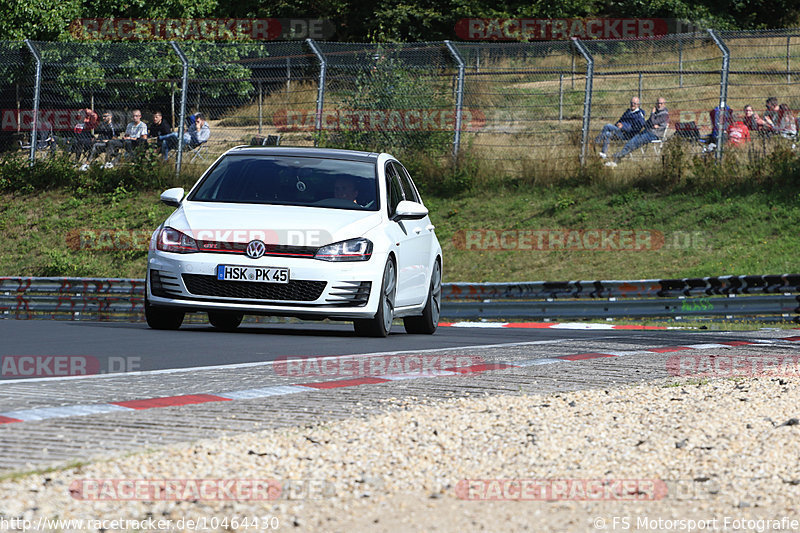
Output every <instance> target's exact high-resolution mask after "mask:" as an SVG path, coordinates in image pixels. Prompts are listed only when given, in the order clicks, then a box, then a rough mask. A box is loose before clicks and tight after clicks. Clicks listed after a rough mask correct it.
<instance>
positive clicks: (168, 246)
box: [156, 227, 199, 254]
mask: <svg viewBox="0 0 800 533" xmlns="http://www.w3.org/2000/svg"><path fill="white" fill-rule="evenodd" d="M156 248H158V249H159V250H161V251H162V252H175V253H179V254H190V253H193V252H199V250H198V249H197V242H195V240H194V239H193V238H191V237H189V236H188V235H186V234H184V233H181V232H180V231H178V230H176V229H172V228H170V227H165V228H163V229H162V230H161V232H160V233H159V234H158V241H157V242H156Z"/></svg>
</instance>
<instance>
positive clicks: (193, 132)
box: [159, 113, 211, 160]
mask: <svg viewBox="0 0 800 533" xmlns="http://www.w3.org/2000/svg"><path fill="white" fill-rule="evenodd" d="M187 129H188V131H186V132H185V133H184V134H183V144H184V145H185V146H186V147H187V148H189V149H190V150H192V149H194V148H197V147H198V146H200V145H201V144H203V143H204V142H206V141H208V139H209V137H211V128H209V127H208V124H207V123H206V118H205V117H204V116H203V114H202V113H195V114H194V115H191V116H190V117H189V127H188V128H187ZM159 140H160V141H161V153H162V154H164V160H166V159H167V158H168V157H169V151H170V149H172V148H177V146H178V134H177V133H175V132H172V133H170V134H168V135H164V136H162V137H159Z"/></svg>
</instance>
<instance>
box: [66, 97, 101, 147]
mask: <svg viewBox="0 0 800 533" xmlns="http://www.w3.org/2000/svg"><path fill="white" fill-rule="evenodd" d="M81 114H82V115H83V120H82V121H81V122H79V123H78V124H76V125H75V129H74V130H73V132H74V134H75V135H74V137H73V139H72V143H71V146H70V152H71V153H73V154H75V158H76V159H77V160H80V158H81V156H82V155H83V154H88V153H89V151H90V150H91V149H92V145H93V144H94V135H93V134H92V130H93V129H95V127H96V126H97V113H95V112H94V111H92V110H91V109H90V108H88V107H86V108H84V109H81Z"/></svg>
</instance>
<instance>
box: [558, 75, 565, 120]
mask: <svg viewBox="0 0 800 533" xmlns="http://www.w3.org/2000/svg"><path fill="white" fill-rule="evenodd" d="M563 119H564V73H563V72H562V73H560V74H559V75H558V121H559V122H561V121H562V120H563Z"/></svg>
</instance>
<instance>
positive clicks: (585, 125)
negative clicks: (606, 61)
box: [572, 37, 594, 166]
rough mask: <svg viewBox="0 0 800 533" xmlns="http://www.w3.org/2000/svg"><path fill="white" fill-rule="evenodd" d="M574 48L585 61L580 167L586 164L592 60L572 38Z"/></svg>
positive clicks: (592, 72)
mask: <svg viewBox="0 0 800 533" xmlns="http://www.w3.org/2000/svg"><path fill="white" fill-rule="evenodd" d="M572 42H573V43H575V47H576V48H577V49H578V51H579V52H580V53H581V55H582V56H583V58H584V59H585V60H586V88H585V92H584V96H583V130H582V132H581V166H583V165H584V164H585V163H586V149H587V147H588V145H589V118H590V117H591V115H592V78H593V77H594V58H593V57H592V55H591V54H590V53H589V51H588V50H587V49H586V47H585V46H583V43H581V41H580V39H578V38H577V37H573V38H572Z"/></svg>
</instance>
